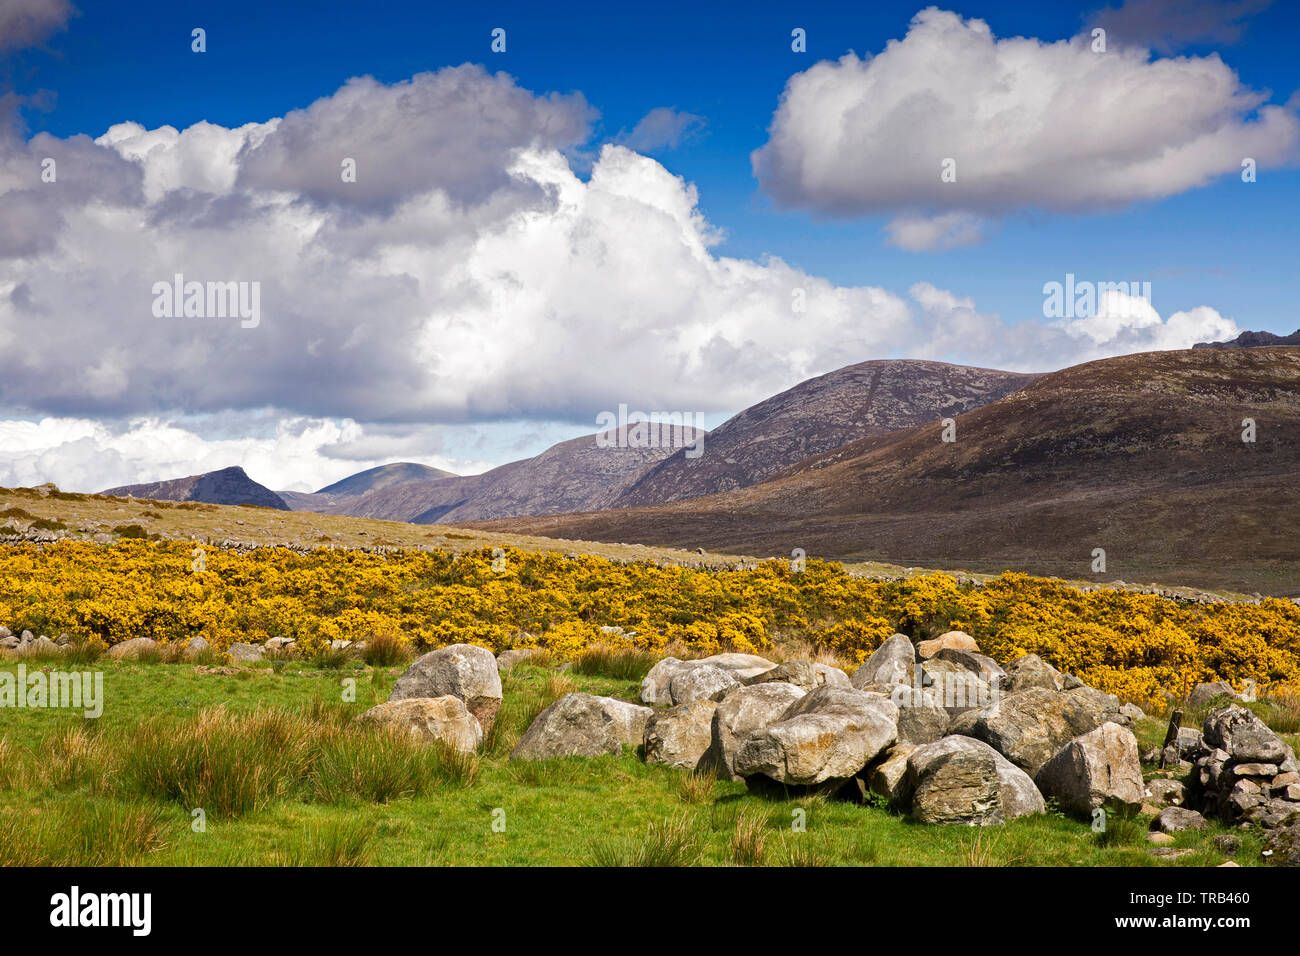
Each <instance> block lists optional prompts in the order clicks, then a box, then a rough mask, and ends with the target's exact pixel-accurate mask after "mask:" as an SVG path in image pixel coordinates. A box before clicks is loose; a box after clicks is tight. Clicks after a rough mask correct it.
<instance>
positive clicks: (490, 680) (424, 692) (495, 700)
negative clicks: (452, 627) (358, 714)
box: [388, 644, 501, 734]
mask: <svg viewBox="0 0 1300 956" xmlns="http://www.w3.org/2000/svg"><path fill="white" fill-rule="evenodd" d="M448 694H450V695H451V696H453V697H459V698H460V699H461V700H463V701H464V702H465V706H466V707H467V708H469V712H470V713H471V714H473V715H474V716H475V717H476V718H477V719H478V722H479V724H480V725H481V726H482V727H483V733H485V734H487V733H491V731H492V725H493V723H495V722H496V719H497V713H498V712H499V711H500V710H501V674H500V672H499V671H498V670H497V659H496V657H495V656H494V655H493V653H492V652H491V651H489V650H488V649H487V648H485V647H479V646H478V645H476V644H452V645H451V646H450V647H442V648H439V649H438V650H436V651H430V652H429V653H427V654H425V655H423V656H421V657H420V658H418V659H417V660H416V661H415V663H414V664H412V665H411V666H410V667H409V668H407V671H406V673H405V674H403V675H402V676H401V677H399V678H398V679H397V683H396V684H394V685H393V692H392V693H391V694H389V695H388V699H389V700H405V699H406V698H408V697H446V696H447V695H448Z"/></svg>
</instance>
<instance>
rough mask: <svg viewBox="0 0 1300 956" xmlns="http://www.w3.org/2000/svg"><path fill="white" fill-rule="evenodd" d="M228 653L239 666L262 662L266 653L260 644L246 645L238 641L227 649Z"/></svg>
mask: <svg viewBox="0 0 1300 956" xmlns="http://www.w3.org/2000/svg"><path fill="white" fill-rule="evenodd" d="M226 653H228V654H229V655H230V659H231V660H232V661H234V662H235V663H237V664H252V663H255V662H256V661H260V660H261V659H262V656H263V654H264V653H265V652H264V651H263V650H262V646H261V645H260V644H246V643H244V642H243V641H236V642H235V643H234V644H231V645H230V646H229V647H228V648H226Z"/></svg>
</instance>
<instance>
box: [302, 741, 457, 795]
mask: <svg viewBox="0 0 1300 956" xmlns="http://www.w3.org/2000/svg"><path fill="white" fill-rule="evenodd" d="M313 763H314V766H313V768H312V772H311V784H312V789H313V792H314V795H315V797H316V798H317V799H318V800H321V801H322V802H325V803H339V802H341V801H343V800H344V799H346V798H347V797H349V796H351V797H357V798H359V799H361V800H364V801H366V802H368V803H388V802H389V801H390V800H396V799H399V798H401V797H418V796H423V795H424V794H426V793H428V792H429V791H431V790H433V789H434V788H435V787H437V786H438V785H439V784H452V785H456V786H461V787H468V786H471V785H472V784H473V783H474V779H475V777H476V776H477V773H478V757H477V755H475V754H472V753H470V754H466V753H462V752H460V751H457V750H454V749H453V748H451V747H448V746H446V745H445V744H442V743H441V742H440V741H423V740H420V739H418V738H416V737H413V736H412V735H411V734H409V733H404V732H402V731H399V730H394V729H391V728H388V729H385V728H364V729H362V728H353V729H349V730H347V731H345V732H343V733H340V734H338V735H337V736H336V737H334V738H333V739H331V740H329V741H328V742H327V743H325V744H324V745H323V746H322V747H321V751H320V753H319V754H318V755H317V756H316V758H315V760H314V761H313Z"/></svg>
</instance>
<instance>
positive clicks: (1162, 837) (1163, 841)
mask: <svg viewBox="0 0 1300 956" xmlns="http://www.w3.org/2000/svg"><path fill="white" fill-rule="evenodd" d="M1147 842H1148V843H1155V844H1157V845H1159V846H1167V845H1168V844H1170V843H1173V842H1174V837H1173V834H1171V833H1161V832H1158V831H1153V832H1151V833H1148V834H1147Z"/></svg>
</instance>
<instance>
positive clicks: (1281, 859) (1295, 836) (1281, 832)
mask: <svg viewBox="0 0 1300 956" xmlns="http://www.w3.org/2000/svg"><path fill="white" fill-rule="evenodd" d="M1263 853H1264V854H1265V857H1264V859H1266V860H1268V862H1270V863H1273V864H1276V865H1277V866H1300V822H1296V823H1292V824H1289V825H1288V826H1285V827H1280V828H1278V829H1276V830H1274V831H1273V832H1272V833H1270V834H1269V835H1268V837H1267V838H1266V839H1265V840H1264V850H1263Z"/></svg>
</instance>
